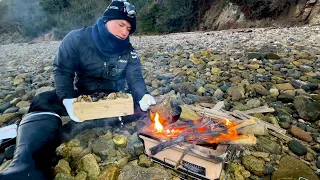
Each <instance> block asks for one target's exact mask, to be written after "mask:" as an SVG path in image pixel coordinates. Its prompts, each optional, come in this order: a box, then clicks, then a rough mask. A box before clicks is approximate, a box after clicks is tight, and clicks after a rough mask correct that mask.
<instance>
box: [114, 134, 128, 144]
mask: <svg viewBox="0 0 320 180" xmlns="http://www.w3.org/2000/svg"><path fill="white" fill-rule="evenodd" d="M113 142H114V143H115V145H116V146H118V147H126V146H127V142H128V138H127V136H124V135H119V134H115V135H114V136H113Z"/></svg>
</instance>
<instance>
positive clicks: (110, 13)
mask: <svg viewBox="0 0 320 180" xmlns="http://www.w3.org/2000/svg"><path fill="white" fill-rule="evenodd" d="M102 19H103V20H104V23H106V22H107V21H109V20H113V19H123V20H126V21H128V22H129V23H130V24H131V30H130V34H132V33H134V31H135V30H136V24H137V20H136V16H133V17H130V16H129V15H128V14H127V13H126V12H125V5H124V3H123V2H121V1H112V2H111V4H110V5H109V6H108V8H107V9H106V10H105V11H104V13H103V16H102Z"/></svg>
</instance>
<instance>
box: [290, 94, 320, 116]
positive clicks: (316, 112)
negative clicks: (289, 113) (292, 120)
mask: <svg viewBox="0 0 320 180" xmlns="http://www.w3.org/2000/svg"><path fill="white" fill-rule="evenodd" d="M294 107H295V109H296V110H297V111H298V113H299V116H300V117H301V118H303V119H305V120H308V121H311V122H314V121H317V120H318V119H320V108H319V107H320V102H313V101H312V100H311V99H310V98H308V97H306V96H297V97H295V99H294Z"/></svg>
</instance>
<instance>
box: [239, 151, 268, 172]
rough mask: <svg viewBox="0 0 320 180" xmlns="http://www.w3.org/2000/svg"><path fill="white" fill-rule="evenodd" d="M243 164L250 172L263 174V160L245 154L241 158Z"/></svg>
mask: <svg viewBox="0 0 320 180" xmlns="http://www.w3.org/2000/svg"><path fill="white" fill-rule="evenodd" d="M242 164H243V166H244V167H245V168H246V169H247V170H249V171H250V172H251V173H253V174H255V175H257V176H263V174H264V172H265V170H264V164H265V163H264V161H263V160H260V159H258V158H256V157H254V156H250V155H249V156H245V157H243V158H242Z"/></svg>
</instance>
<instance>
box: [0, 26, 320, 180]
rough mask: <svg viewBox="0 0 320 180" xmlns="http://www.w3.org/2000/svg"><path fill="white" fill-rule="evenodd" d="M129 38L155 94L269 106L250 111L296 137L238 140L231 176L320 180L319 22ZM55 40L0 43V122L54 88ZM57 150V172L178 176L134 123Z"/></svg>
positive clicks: (228, 106) (230, 105) (203, 102)
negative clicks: (154, 157) (147, 151)
mask: <svg viewBox="0 0 320 180" xmlns="http://www.w3.org/2000/svg"><path fill="white" fill-rule="evenodd" d="M131 41H132V44H133V46H134V47H135V49H136V51H137V52H138V54H139V57H140V59H141V62H142V65H143V74H144V77H145V81H146V84H147V87H148V90H149V92H150V93H151V94H152V95H153V96H155V97H159V96H161V95H164V96H170V97H171V98H172V100H173V101H174V102H175V103H176V104H180V105H183V104H189V105H195V106H199V107H207V108H211V107H213V106H214V105H215V104H216V103H217V102H219V101H224V104H225V107H224V109H225V110H227V111H233V110H240V111H243V110H248V109H252V108H256V107H260V106H263V105H267V106H269V107H272V108H274V109H275V112H273V113H256V114H254V115H253V116H254V117H257V118H259V119H261V120H263V121H266V122H269V123H271V124H273V125H275V126H278V127H281V128H283V129H286V130H287V136H289V137H291V139H292V140H290V141H286V140H284V139H280V138H277V137H275V136H272V135H267V136H257V144H256V145H252V146H243V147H241V148H242V151H241V152H242V153H241V154H240V155H239V156H237V158H236V159H235V160H234V161H233V163H232V164H231V169H230V171H229V173H228V175H227V176H228V178H229V179H236V180H241V179H274V180H276V179H283V178H289V179H290V178H291V179H299V177H305V178H307V179H310V180H311V179H319V176H320V131H319V130H320V26H305V27H290V28H255V29H231V30H223V31H210V32H190V33H177V34H168V35H161V36H133V37H131ZM59 44H60V41H40V40H34V41H32V42H29V43H18V44H7V45H0V126H1V127H2V126H7V125H10V124H14V123H17V122H19V120H21V118H22V116H23V115H24V114H26V112H27V110H28V108H29V106H30V104H31V102H32V99H33V98H34V96H35V95H37V94H38V93H41V92H44V91H48V90H52V89H53V85H54V79H53V73H52V62H53V59H54V57H55V54H56V51H57V49H58V46H59ZM68 120H69V119H68V117H64V118H63V122H64V123H66V122H68ZM190 120H192V119H190ZM13 150H14V145H12V146H10V147H8V148H7V149H6V151H5V153H3V154H0V164H1V163H2V165H1V166H0V170H2V169H4V168H5V166H7V165H8V164H9V163H10V159H12V157H13ZM56 153H57V156H58V157H59V159H60V160H59V162H58V163H57V165H56V166H55V167H53V169H54V171H55V173H56V177H55V179H59V180H61V179H76V180H85V179H99V180H113V179H120V180H126V179H139V180H141V179H146V180H147V179H151V178H152V179H175V180H178V179H179V178H178V177H177V176H176V174H175V173H174V172H172V171H169V170H168V169H165V168H164V167H162V166H160V165H158V164H156V163H153V162H151V161H150V159H149V158H148V157H147V156H146V155H144V154H143V144H142V142H141V141H140V140H139V139H138V136H137V134H136V133H135V123H132V124H127V125H126V126H125V127H124V128H111V127H101V128H96V129H91V130H86V131H85V132H82V133H81V134H79V135H77V136H76V137H75V138H74V139H72V140H71V141H68V142H65V143H63V144H61V145H60V146H59V147H58V148H57V149H56ZM224 174H225V173H224V171H223V172H222V177H224Z"/></svg>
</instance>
